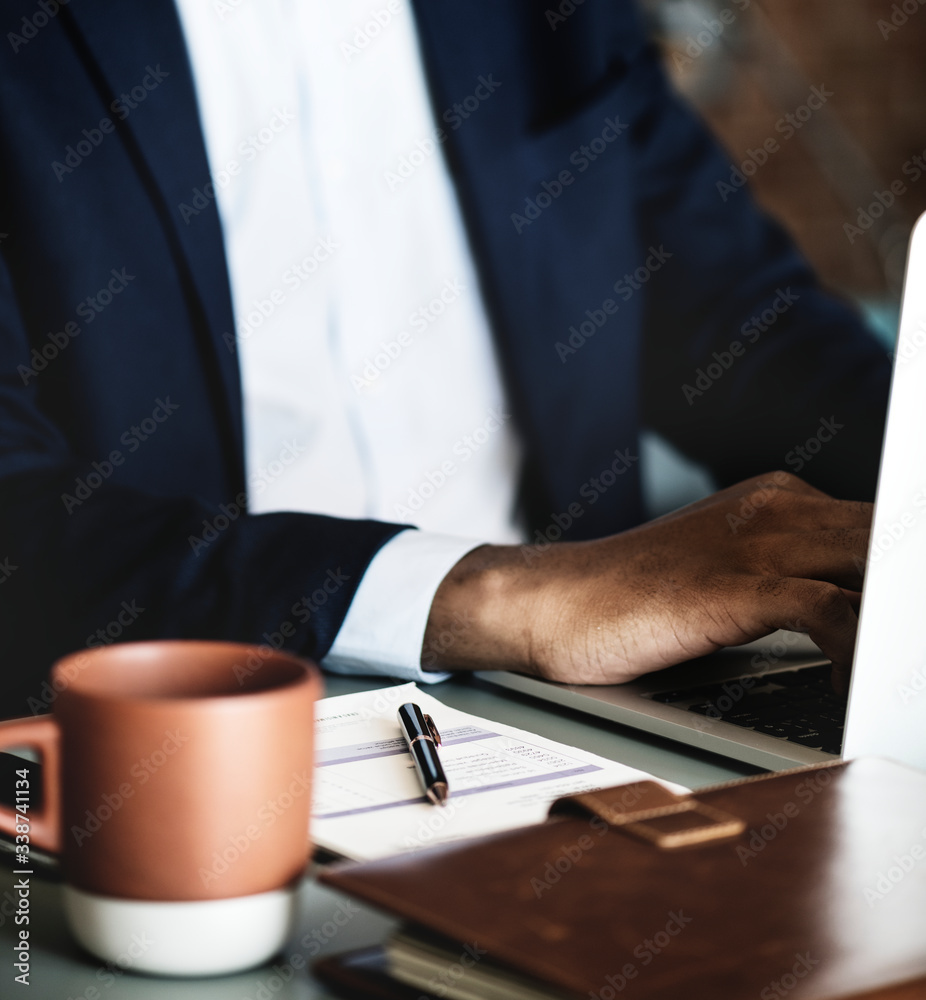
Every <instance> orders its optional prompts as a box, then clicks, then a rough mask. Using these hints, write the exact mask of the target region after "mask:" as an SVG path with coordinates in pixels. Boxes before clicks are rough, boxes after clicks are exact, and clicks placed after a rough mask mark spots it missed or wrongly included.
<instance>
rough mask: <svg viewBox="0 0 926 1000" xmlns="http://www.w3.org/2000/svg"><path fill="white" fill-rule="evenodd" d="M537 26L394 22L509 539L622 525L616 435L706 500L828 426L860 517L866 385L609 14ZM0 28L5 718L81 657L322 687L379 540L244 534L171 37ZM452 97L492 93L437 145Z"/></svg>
mask: <svg viewBox="0 0 926 1000" xmlns="http://www.w3.org/2000/svg"><path fill="white" fill-rule="evenodd" d="M547 6H549V5H548V4H547V3H546V0H543V2H539V0H473V2H470V3H459V2H451V0H417V2H416V3H415V7H416V16H417V21H418V27H419V32H420V37H421V42H422V46H423V52H424V56H425V63H426V68H427V73H428V79H429V84H430V89H431V98H432V102H433V107H434V110H435V113H436V116H437V120H438V122H439V123H440V124H442V125H443V127H444V128H445V130H446V133H447V140H446V143H445V145H444V149H445V152H446V156H447V158H448V161H449V164H450V168H451V171H452V175H453V178H454V182H455V184H456V188H457V192H458V195H459V198H460V201H461V204H462V207H463V212H464V218H465V221H466V225H467V229H468V234H469V238H470V241H471V246H472V249H473V252H474V255H475V258H476V261H477V266H478V269H479V274H480V278H481V282H482V287H483V292H484V295H485V298H486V301H487V303H488V307H489V310H490V315H491V320H492V324H493V329H494V335H495V336H496V338H497V342H498V346H499V352H500V357H501V363H502V366H503V371H504V377H505V379H506V383H507V389H508V392H509V394H510V399H511V401H512V406H513V410H514V413H515V419H516V422H517V426H518V429H519V431H520V434H521V435H522V437H523V440H524V442H525V447H526V452H527V455H528V460H527V463H526V467H525V472H524V491H523V492H524V503H525V509H526V511H527V515H528V517H529V520H530V523H531V524H532V527H533V528H543V527H544V526H546V525H548V524H550V523H551V515H553V514H557V515H559V514H561V513H562V512H564V511H568V510H569V509H570V505H572V510H573V525H572V528H571V529H570V530H569V531H568V532H567V537H573V538H587V537H594V536H599V535H603V534H606V533H610V532H614V531H618V530H621V529H623V528H627V527H629V526H631V525H633V524H636V523H638V522H639V520H640V519H641V517H642V510H641V500H640V484H639V465H638V463H634V462H631V468H630V470H629V471H627V472H626V473H625V474H623V475H621V476H618V477H616V478H615V477H611V476H610V475H606V476H605V478H604V479H603V480H602V479H600V478H599V477H600V475H601V473H602V472H603V471H605V470H608V469H609V468H610V467H611V466H612V464H613V463H615V461H616V459H615V454H616V453H618V458H620V456H626V455H627V453H628V451H629V453H630V455H631V456H636V454H637V440H638V432H639V429H640V427H641V424H646V425H649V426H651V427H653V428H655V429H657V430H658V431H660V432H662V433H663V434H664V435H666V436H667V437H668V438H669V439H670V440H672V441H673V442H674V443H675V444H676V445H677V446H678V447H680V448H681V449H682V450H683V451H685V452H686V453H688V454H689V455H691V456H693V457H694V458H696V459H699V460H701V461H703V462H706V463H707V464H708V465H709V466H710V468H711V469H712V470H713V472H714V474H715V475H716V477H717V478H718V480H719V481H720V482H721V483H727V482H731V481H734V480H737V479H740V478H743V477H745V476H747V475H750V474H754V473H757V472H761V471H767V470H769V469H771V468H774V467H781V466H782V465H784V464H785V463H786V456H787V455H788V454H789V451H790V450H791V449H793V447H794V446H795V445H797V444H800V443H802V442H804V441H805V440H806V439H808V438H809V437H811V436H813V435H814V434H815V433H816V431H817V429H818V427H819V425H820V421H821V419H823V418H825V419H830V418H834V419H835V421H836V422H837V423H838V424H839V425H841V427H840V429H839V430H838V433H837V434H836V435H835V437H833V440H832V441H831V442H830V443H828V444H827V445H826V446H825V447H824V448H823V449H822V450H820V451H819V453H817V454H816V455H815V456H814V457H813V460H812V462H810V463H809V464H808V465H807V467H806V469H804V470H803V474H804V475H805V476H806V477H807V478H809V479H810V480H811V481H812V482H814V483H816V484H817V485H819V486H820V487H822V488H823V489H826V490H828V491H829V492H832V493H835V494H840V495H843V496H870V495H871V493H872V491H873V484H874V478H875V470H876V464H877V456H878V452H879V445H880V437H881V432H882V422H883V412H884V407H885V401H886V392H887V380H888V364H887V360H886V358H885V356H884V353H883V351H881V350H880V349H879V348H878V347H877V345H876V344H875V343H874V342H873V341H872V340H871V339H870V337H869V336H868V335H867V334H866V333H865V331H864V330H863V328H862V326H861V325H860V323H859V321H858V319H857V317H856V316H855V315H854V314H853V312H852V311H851V310H850V309H849V308H847V307H846V306H845V305H844V304H842V303H840V302H838V301H837V300H835V299H833V298H831V297H828V296H827V295H825V294H824V293H823V292H822V291H821V290H820V289H819V288H818V287H817V285H816V284H815V282H814V279H813V277H812V276H811V274H810V273H809V271H808V268H807V266H806V265H805V263H804V262H803V261H802V259H801V258H800V256H799V255H798V254H797V253H796V252H795V250H794V248H793V246H792V245H791V243H790V242H789V241H788V239H787V238H786V236H785V235H784V234H783V233H782V231H781V230H780V229H779V228H778V227H777V226H775V225H774V224H772V223H770V222H769V221H768V220H767V219H766V218H764V217H763V216H762V215H761V214H760V213H759V212H758V211H757V210H756V208H755V207H754V205H753V204H752V203H751V201H750V196H749V194H748V192H747V191H745V190H740V191H737V192H735V193H733V194H730V193H729V191H728V192H727V193H726V194H727V196H726V198H725V199H724V198H723V197H722V195H721V193H720V191H719V190H718V186H717V182H718V181H721V180H728V179H729V176H730V167H729V163H728V161H727V159H726V157H725V156H724V154H723V153H722V152H721V151H720V149H719V148H718V146H717V145H716V144H715V143H714V142H713V140H712V139H711V138H710V137H709V135H708V134H707V133H706V132H705V129H704V128H703V126H702V125H701V123H700V122H699V121H698V120H697V118H696V117H695V116H694V115H693V114H692V113H691V112H690V110H688V109H687V108H686V107H685V106H684V105H683V103H681V102H680V101H679V100H678V99H677V98H676V97H675V96H673V94H672V93H671V92H670V90H669V89H668V88H667V84H666V81H665V79H664V77H663V74H662V72H661V70H660V65H659V59H658V55H657V53H656V52H655V51H654V49H653V47H652V46H651V45H650V44H649V43H648V41H647V39H646V37H645V34H644V32H643V29H642V26H641V23H640V20H639V17H638V14H637V12H636V10H635V8H634V7H633V6H632V5H631V4H630V3H626V2H606V0H586V3H585V4H583V5H582V6H580V7H577V9H576V12H575V13H574V14H573V15H571V16H570V17H569V18H567V20H566V21H565V22H564V23H560V24H557V25H555V26H554V27H551V25H550V24H549V23H548V21H547V18H546V16H545V13H544V12H545V10H546V8H547ZM0 9H2V11H3V20H2V24H3V29H4V32H9V33H8V34H7V35H6V41H5V42H4V43H3V44H2V45H0V49H2V55H0V130H2V132H0V184H2V191H3V198H2V207H0V212H2V217H0V233H2V234H3V236H2V238H0V251H2V267H0V578H2V582H0V629H2V631H0V635H2V640H3V647H4V662H3V667H2V671H3V682H2V683H3V687H4V690H5V691H6V692H8V693H9V694H10V699H9V700H8V701H7V702H6V704H5V708H7V709H8V714H20V713H21V712H23V711H25V710H27V705H26V703H25V702H24V700H23V699H24V698H25V694H26V693H29V694H30V695H32V696H33V701H31V702H29V704H28V707H32V708H33V709H36V708H39V707H42V705H43V704H45V705H47V704H49V703H50V701H51V699H52V693H51V692H50V691H49V690H48V689H45V693H44V694H40V693H39V692H40V690H41V684H42V681H43V679H44V673H45V671H46V669H47V667H48V665H49V663H50V662H51V660H52V659H53V658H54V657H55V656H57V655H59V654H61V653H63V652H64V651H66V650H69V649H71V648H77V647H81V646H84V645H87V644H88V643H89V644H91V645H93V644H99V643H102V642H109V641H112V640H114V639H143V638H148V637H154V636H174V637H179V636H199V637H225V638H229V639H236V640H247V641H261V638H262V636H264V635H272V634H273V633H276V632H280V628H281V625H282V624H283V623H289V625H288V628H287V629H286V630H284V631H287V632H288V633H289V634H288V635H286V645H287V646H288V647H290V648H293V649H296V650H299V651H301V652H303V653H305V654H308V655H313V656H316V657H321V656H323V655H324V654H325V652H326V651H327V650H328V648H329V647H330V645H331V643H332V641H333V639H334V637H335V635H336V633H337V630H338V628H339V627H340V624H341V622H342V620H343V617H344V615H345V613H346V610H347V607H348V605H349V603H350V600H351V598H352V596H353V593H354V591H355V588H356V586H357V584H358V582H359V580H360V578H361V576H362V575H363V572H364V569H365V567H366V566H367V564H368V562H369V560H370V559H371V558H372V557H373V555H374V554H375V553H376V551H377V550H378V549H379V548H380V546H382V545H383V544H384V543H385V542H386V541H387V540H388V539H389V538H390V537H392V536H393V534H394V533H395V532H396V531H398V530H401V529H400V528H399V527H398V526H395V525H388V524H381V523H372V522H356V521H347V520H337V519H331V518H325V517H316V516H311V515H305V514H288V513H280V514H270V515H261V516H246V515H245V512H244V508H245V499H244V493H245V479H244V469H243V453H242V415H241V392H240V387H239V372H238V367H237V358H236V355H235V351H234V344H233V338H232V337H230V333H231V332H232V331H233V330H234V324H233V317H232V310H231V301H230V295H229V285H228V274H227V268H226V262H225V258H224V254H223V246H222V234H221V231H220V226H219V220H218V215H217V212H216V206H215V200H214V197H212V189H211V187H210V178H209V171H208V167H207V162H206V156H205V150H204V144H203V137H202V133H201V129H200V124H199V120H198V117H197V110H196V102H195V94H194V89H193V83H192V78H191V74H190V69H189V65H188V61H187V56H186V53H185V49H184V43H183V39H182V36H181V31H180V27H179V23H178V20H177V17H176V14H175V12H174V9H173V5H172V4H171V3H170V2H169V0H149V2H146V3H140V4H129V3H124V2H120V0H95V2H91V0H84V2H81V3H73V4H70V5H68V6H66V7H63V8H61V10H60V11H59V12H58V13H57V14H56V15H55V16H52V17H44V18H40V17H39V16H38V15H36V17H35V18H32V17H31V15H30V18H29V19H27V20H26V21H24V20H23V11H22V8H21V5H19V4H14V3H10V2H3V3H2V8H0ZM40 22H41V23H40ZM554 28H555V30H554ZM480 77H483V78H485V79H487V80H491V81H492V83H493V84H495V85H496V86H495V90H494V93H492V95H491V96H490V97H489V98H488V99H486V100H485V101H483V102H482V104H481V105H480V106H479V109H478V111H477V112H475V113H473V114H471V115H469V117H467V118H463V117H462V116H461V115H459V114H458V113H457V112H455V111H454V110H453V106H454V104H460V103H461V102H464V101H465V98H466V97H467V95H470V94H472V93H473V92H474V90H475V88H476V87H477V85H478V84H479V79H480ZM463 107H464V110H465V104H464V105H463ZM583 147H584V148H583ZM596 150H597V152H596ZM192 207H195V208H196V211H195V213H194V212H192V211H190V209H191V208H192ZM657 265H658V266H657ZM641 269H642V270H641ZM608 303H610V305H608ZM776 310H777V311H776ZM763 314H764V316H765V320H764V321H763V319H762V317H763ZM583 324H584V325H583ZM757 324H758V325H757ZM589 334H591V335H590V336H589ZM570 338H571V339H570ZM735 344H739V345H740V347H741V351H740V350H737V349H736V348H735V347H734V346H733V345H735ZM699 370H700V374H699ZM686 387H688V388H686ZM620 464H621V463H620V462H618V465H620ZM596 478H599V483H603V482H608V483H610V485H609V486H608V488H607V489H606V490H599V489H598V487H591V486H589V484H590V483H591V482H592V480H594V479H596ZM576 511H579V513H578V515H576V514H575V512H576ZM197 542H199V543H202V544H197ZM333 581H337V582H336V583H335V582H333ZM326 583H327V585H328V586H327V589H326V586H325V585H326ZM313 594H315V595H316V600H313V599H312V595H313ZM304 598H308V601H309V603H308V604H305V603H303V604H302V607H303V608H308V607H309V606H311V611H310V613H308V614H305V613H303V614H301V615H295V614H294V612H293V609H294V607H295V606H296V605H298V604H300V602H303V599H304ZM322 598H324V599H323V600H322ZM36 698H37V699H38V700H36Z"/></svg>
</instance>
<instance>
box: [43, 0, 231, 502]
mask: <svg viewBox="0 0 926 1000" xmlns="http://www.w3.org/2000/svg"><path fill="white" fill-rule="evenodd" d="M61 13H62V17H66V19H67V20H68V21H69V22H70V23H71V24H72V25H73V26H74V31H73V32H72V37H73V40H74V44H75V45H76V46H77V47H78V49H81V50H83V51H82V52H81V55H82V56H83V58H84V61H85V64H86V65H87V69H88V72H89V73H90V74H91V76H92V77H93V78H94V83H95V84H96V87H97V90H98V91H99V92H100V95H101V98H102V99H103V100H104V101H105V104H106V107H107V108H108V109H109V114H110V117H111V118H112V120H113V121H114V122H115V123H116V126H117V129H118V131H120V132H121V133H122V138H123V141H124V142H125V143H126V146H127V147H128V149H129V152H130V155H131V156H132V158H133V160H134V161H135V163H136V167H137V169H138V171H139V173H140V174H141V175H142V179H143V181H144V183H145V184H146V186H147V188H148V190H149V192H150V193H151V196H152V198H153V199H154V200H155V201H156V203H157V204H158V207H159V209H160V213H159V214H160V215H161V217H162V220H163V223H164V226H165V229H166V231H167V235H168V238H169V241H170V244H171V246H172V247H173V249H174V251H175V256H176V258H177V265H178V271H179V275H180V280H181V282H182V283H183V286H184V292H185V295H186V298H187V302H188V304H189V306H190V310H191V313H192V314H193V315H192V319H193V327H194V329H195V330H196V334H197V337H198V338H199V347H200V354H201V357H202V359H203V367H204V371H205V372H206V378H207V380H209V382H210V392H211V393H212V395H213V402H214V405H216V406H217V407H219V409H220V412H222V414H223V417H224V420H223V421H222V422H223V423H224V425H225V426H226V427H227V429H228V439H227V440H226V442H224V445H225V448H226V451H227V453H228V454H227V458H228V461H229V463H230V466H229V467H230V471H231V472H232V474H233V482H235V483H236V484H237V486H238V487H240V486H243V482H244V471H243V432H242V415H241V409H242V407H241V390H240V375H239V370H238V362H237V356H236V354H235V353H234V352H233V351H232V350H229V348H228V346H227V343H226V342H225V341H223V335H225V334H233V331H234V321H233V314H232V305H231V292H230V287H229V282H228V272H227V267H226V260H225V252H224V246H223V242H222V230H221V225H220V222H219V216H218V210H217V208H216V203H215V198H214V195H213V193H212V186H211V181H210V174H209V166H208V162H207V159H206V150H205V145H204V141H203V135H202V130H201V128H200V123H199V116H198V113H197V102H196V93H195V88H194V85H193V78H192V73H191V71H190V66H189V61H188V58H187V53H186V48H185V45H184V40H183V34H182V30H181V27H180V23H179V21H178V18H177V13H176V10H175V8H174V5H173V3H171V2H170V0H145V2H144V3H125V2H124V0H98V2H96V3H92V4H90V3H88V4H72V5H69V6H68V7H64V8H62V12H61ZM133 91H134V94H133ZM142 94H144V96H143V97H142ZM115 209H116V210H117V211H118V210H119V207H118V205H116V206H115ZM226 339H227V338H226ZM216 372H218V376H217V375H216Z"/></svg>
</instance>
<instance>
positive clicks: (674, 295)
mask: <svg viewBox="0 0 926 1000" xmlns="http://www.w3.org/2000/svg"><path fill="white" fill-rule="evenodd" d="M636 72H637V75H638V83H639V91H640V93H642V94H644V95H646V96H645V99H644V100H643V101H642V103H641V105H640V110H639V113H638V114H637V115H636V117H635V120H634V123H633V129H632V142H633V144H634V147H633V148H634V171H635V173H634V184H635V190H636V194H637V211H638V220H637V221H638V228H639V236H640V240H641V244H642V246H643V247H646V248H648V249H647V251H646V252H645V254H644V256H646V254H649V257H647V260H648V261H649V263H651V264H653V265H657V267H658V270H654V271H653V272H652V273H651V280H650V281H649V283H648V287H647V298H646V309H645V313H646V315H645V331H644V347H643V350H644V355H643V369H644V385H645V389H644V394H643V395H644V399H645V409H644V420H645V421H646V423H647V424H648V425H649V426H651V427H652V428H653V429H655V430H657V431H659V432H660V433H662V434H664V435H665V436H666V437H667V438H668V439H669V440H671V441H672V442H673V443H674V444H675V445H676V446H677V447H679V448H680V449H681V450H682V451H683V452H684V453H686V454H687V455H689V456H690V457H692V458H694V459H696V460H698V461H700V462H703V463H705V464H706V465H707V466H708V467H709V468H710V469H711V470H712V471H713V473H714V475H715V477H716V479H717V481H718V482H719V483H720V484H721V485H727V484H729V483H731V482H735V481H737V480H740V479H742V478H744V477H746V476H748V475H752V474H754V473H755V472H756V471H758V470H763V469H766V470H771V469H778V468H783V469H785V470H786V471H789V472H793V473H796V474H799V475H801V476H802V477H803V478H805V479H807V480H808V481H809V482H811V483H812V484H814V485H815V486H817V487H818V488H820V489H823V490H825V491H826V492H828V493H831V494H833V495H836V496H839V497H843V498H857V499H868V500H870V499H872V498H873V496H874V488H875V482H876V477H877V469H878V460H879V455H880V446H881V438H882V433H883V428H884V418H885V412H886V405H887V393H888V384H889V378H890V364H889V359H888V356H887V354H886V352H885V351H884V349H883V348H882V347H881V346H880V345H879V344H878V343H877V342H876V341H875V339H874V338H873V337H872V335H871V334H870V333H869V332H868V331H867V330H866V328H865V327H864V324H863V323H862V321H861V320H860V318H859V316H858V315H857V314H856V312H855V311H854V310H853V308H851V307H850V306H849V305H848V304H847V303H845V302H843V301H841V300H839V299H838V298H836V297H835V296H832V295H829V294H827V293H826V292H825V291H824V290H823V289H822V288H821V287H820V286H819V284H818V283H817V281H816V280H815V278H814V276H813V273H812V272H811V270H810V268H809V267H808V265H807V263H806V262H805V261H804V260H803V259H802V257H801V255H800V254H799V252H798V251H797V250H796V248H795V247H794V245H793V243H792V242H791V240H790V239H789V238H788V236H787V235H786V234H785V233H784V231H783V230H782V229H781V228H780V227H779V226H778V225H777V224H775V223H774V222H772V221H771V220H770V219H769V218H768V217H766V216H765V215H764V214H763V213H762V212H761V211H759V209H758V208H757V207H756V205H755V203H754V202H753V200H752V197H751V195H750V192H749V190H748V188H747V187H746V186H745V185H741V184H740V183H739V181H740V180H742V179H743V178H741V177H739V176H737V175H736V173H734V172H733V168H732V165H731V163H730V161H729V158H728V157H727V155H726V154H725V153H724V152H723V151H722V150H721V149H720V147H719V146H718V144H717V143H716V142H715V140H714V139H713V138H712V137H711V135H710V134H709V132H708V130H707V129H706V128H705V127H704V125H703V124H702V123H701V122H700V121H699V120H698V118H697V117H696V116H695V114H694V113H693V112H692V111H691V110H690V109H689V108H688V107H687V106H686V105H685V104H684V103H683V102H682V101H681V100H680V99H679V98H678V97H677V96H676V95H675V94H674V93H673V92H672V91H671V89H670V87H669V85H668V81H667V80H666V78H665V76H664V73H663V72H662V69H661V66H660V62H659V58H658V55H657V53H656V51H655V50H654V49H653V48H652V47H651V46H648V47H647V48H646V50H645V51H644V54H643V56H642V57H641V58H640V59H639V62H638V65H637V68H636ZM771 138H772V139H773V140H774V143H777V145H778V147H779V148H780V147H781V146H783V145H785V144H787V143H788V142H799V141H800V140H799V139H798V138H796V137H794V136H793V135H792V136H790V137H788V132H787V128H785V129H783V130H781V131H778V130H776V131H775V132H774V135H773V136H772V137H771ZM769 155H770V156H774V155H775V153H774V152H771V153H770V154H769ZM757 169H761V167H759V168H757ZM669 255H670V256H669ZM647 266H649V264H648V265H647ZM719 442H722V445H721V444H720V443H719Z"/></svg>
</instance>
